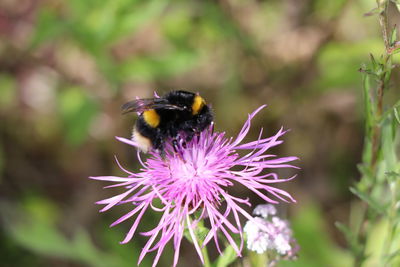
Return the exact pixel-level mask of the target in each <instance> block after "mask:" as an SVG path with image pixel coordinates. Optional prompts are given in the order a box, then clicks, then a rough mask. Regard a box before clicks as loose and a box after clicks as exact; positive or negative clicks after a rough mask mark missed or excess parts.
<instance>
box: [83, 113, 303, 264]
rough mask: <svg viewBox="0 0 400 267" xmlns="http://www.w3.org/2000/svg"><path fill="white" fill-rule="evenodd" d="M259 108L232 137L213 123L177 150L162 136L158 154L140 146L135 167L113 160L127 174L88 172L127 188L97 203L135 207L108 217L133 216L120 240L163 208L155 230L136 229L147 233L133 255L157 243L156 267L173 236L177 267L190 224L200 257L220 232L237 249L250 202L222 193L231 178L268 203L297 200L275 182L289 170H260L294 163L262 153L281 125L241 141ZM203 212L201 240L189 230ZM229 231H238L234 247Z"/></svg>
mask: <svg viewBox="0 0 400 267" xmlns="http://www.w3.org/2000/svg"><path fill="white" fill-rule="evenodd" d="M264 107H265V106H261V107H260V108H258V109H257V110H255V111H254V112H253V113H251V114H250V115H249V117H248V119H247V121H246V123H245V124H244V126H243V128H242V129H241V131H240V133H239V134H238V136H237V137H236V138H235V139H233V138H226V137H225V134H224V133H217V132H213V129H212V127H213V126H211V127H210V128H209V129H206V130H205V131H203V132H202V133H200V134H199V135H198V136H195V137H194V138H193V139H192V140H191V141H189V142H187V143H186V144H185V145H184V146H182V145H180V146H178V148H177V149H178V151H177V152H175V151H174V148H173V147H172V145H171V144H170V143H169V142H166V147H165V156H164V157H161V156H160V155H159V154H158V153H156V152H150V157H149V158H148V159H147V160H146V161H145V162H143V161H142V160H141V159H140V155H139V152H138V158H139V161H140V163H141V165H142V168H141V170H140V172H137V173H133V172H130V171H127V170H125V169H124V168H122V167H121V165H120V164H119V163H118V161H117V163H118V165H119V166H120V168H121V169H122V170H123V171H124V172H126V173H127V174H128V176H127V177H116V176H99V177H91V178H92V179H96V180H102V181H110V182H114V183H115V184H113V185H111V186H108V187H116V186H122V187H124V188H126V191H125V192H124V193H122V194H119V195H116V196H114V197H111V198H108V199H104V200H101V201H99V202H97V204H103V205H105V207H103V208H102V209H101V210H100V211H101V212H103V211H106V210H109V209H110V208H112V207H114V206H116V205H120V204H125V203H131V204H133V205H134V206H135V207H134V208H133V210H132V211H130V212H128V213H127V214H125V215H124V216H122V217H121V218H119V219H118V220H116V221H115V222H114V223H113V224H111V226H114V225H117V224H119V223H121V222H123V221H125V220H128V219H130V218H131V217H135V219H134V220H133V224H132V227H131V228H130V230H129V231H128V233H127V235H126V237H125V239H124V240H123V241H122V242H121V243H127V242H129V241H130V240H131V239H132V237H133V236H134V233H135V231H136V229H137V227H138V225H139V223H140V221H141V219H142V217H143V215H144V213H145V212H146V211H147V210H149V209H150V210H153V211H155V212H159V213H161V214H162V216H161V219H160V221H159V223H158V225H157V226H156V227H155V228H154V229H151V230H150V231H148V232H143V233H141V234H142V235H144V236H148V237H149V239H148V241H147V243H146V245H145V246H144V247H143V250H142V252H141V254H140V256H139V261H138V263H139V264H140V262H141V261H142V260H143V258H144V256H145V255H146V254H147V253H148V252H151V251H155V250H157V254H156V256H155V259H154V261H153V266H155V265H156V264H157V262H158V260H159V258H160V256H161V254H162V252H163V250H164V247H165V246H166V244H167V243H168V242H169V241H171V240H172V241H173V245H174V250H175V254H174V262H173V266H176V264H177V262H178V258H179V250H180V245H181V240H182V238H183V235H184V231H185V229H188V232H189V234H190V236H191V239H192V241H193V244H194V246H195V248H196V251H197V253H198V254H199V257H200V259H201V261H202V262H203V263H204V261H203V256H202V253H201V247H204V246H206V245H207V244H208V243H209V242H210V241H211V240H214V242H215V244H216V247H217V249H218V251H219V252H220V253H222V252H221V249H220V246H219V241H218V233H219V232H221V233H222V234H223V235H224V236H225V237H226V239H227V241H228V242H229V244H230V245H231V246H232V247H233V248H234V249H235V251H236V253H237V255H238V256H241V250H242V247H243V229H242V225H241V223H240V217H241V216H244V217H245V218H247V219H248V220H250V221H254V218H253V217H252V216H251V215H250V214H249V213H248V212H246V211H245V210H244V209H243V208H242V206H243V205H247V206H251V204H250V202H249V200H248V199H241V198H238V197H235V196H233V195H231V194H230V193H228V192H227V190H228V189H229V188H230V187H232V186H234V184H241V185H243V186H245V187H247V188H248V189H249V190H251V191H253V192H254V193H255V194H257V195H258V196H259V197H261V198H262V199H263V200H265V201H266V202H268V203H278V200H281V201H285V202H295V200H294V199H293V198H292V196H291V195H290V194H289V193H287V192H285V191H284V190H282V189H278V188H276V187H274V186H273V185H274V184H277V183H282V182H287V181H289V180H291V179H293V178H294V177H295V176H293V177H291V178H288V179H280V178H278V175H277V174H276V173H273V172H271V173H265V172H263V171H264V170H265V169H274V168H296V167H295V166H293V165H291V164H289V162H291V161H294V160H296V159H297V158H296V157H282V158H279V157H277V156H275V155H271V154H266V152H267V151H268V150H269V149H270V148H272V147H274V146H277V145H279V144H281V143H282V142H283V141H281V140H279V138H280V137H281V136H283V135H284V134H285V132H286V131H284V130H283V129H280V130H279V131H278V132H277V133H276V134H275V135H273V136H271V137H268V138H262V137H261V135H262V130H261V132H260V135H259V138H258V140H256V141H252V142H248V143H244V144H241V142H242V141H243V139H244V138H245V137H246V135H247V133H248V132H249V130H250V125H251V120H252V119H253V117H254V116H255V115H256V114H257V113H258V112H259V111H260V110H261V109H262V108H264ZM117 139H118V140H119V141H121V142H123V143H126V144H128V145H131V146H134V147H137V144H136V143H135V142H133V141H132V140H128V139H125V138H121V137H117ZM240 151H247V154H245V155H244V156H240V155H239V153H238V152H240ZM156 199H159V200H161V203H162V205H161V207H156V206H154V205H153V204H154V203H153V202H154V200H156ZM222 202H225V205H224V206H226V207H225V208H222ZM229 215H233V218H234V222H233V223H232V222H230V221H229V220H228V219H227V217H228V216H229ZM204 219H208V221H209V224H210V226H211V228H210V230H209V232H208V234H207V235H206V236H205V238H204V240H200V241H201V242H199V240H197V237H196V235H195V230H196V227H197V224H198V222H199V221H200V220H204ZM261 227H262V226H261ZM233 234H238V235H239V236H240V245H239V246H238V245H237V244H236V242H235V240H234V237H233V236H232V235H233ZM200 244H201V245H200Z"/></svg>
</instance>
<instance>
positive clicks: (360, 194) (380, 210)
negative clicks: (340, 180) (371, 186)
mask: <svg viewBox="0 0 400 267" xmlns="http://www.w3.org/2000/svg"><path fill="white" fill-rule="evenodd" d="M350 191H351V192H352V193H353V194H354V195H356V196H358V197H359V198H360V199H361V200H363V201H364V202H366V203H367V204H368V205H369V206H370V207H371V208H373V209H374V210H375V212H377V213H378V214H385V213H386V211H385V209H384V207H383V206H381V205H380V204H379V203H378V202H377V201H375V200H374V199H373V198H371V196H369V195H368V194H366V193H364V192H361V191H360V190H358V189H356V188H355V187H350Z"/></svg>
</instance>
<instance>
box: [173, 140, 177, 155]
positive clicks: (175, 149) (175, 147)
mask: <svg viewBox="0 0 400 267" xmlns="http://www.w3.org/2000/svg"><path fill="white" fill-rule="evenodd" d="M172 147H173V148H174V151H175V153H178V140H176V138H174V139H172Z"/></svg>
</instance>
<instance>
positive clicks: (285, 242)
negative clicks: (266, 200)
mask: <svg viewBox="0 0 400 267" xmlns="http://www.w3.org/2000/svg"><path fill="white" fill-rule="evenodd" d="M253 214H255V215H260V216H261V217H254V218H253V220H250V221H247V222H246V225H245V226H244V229H243V230H244V232H245V233H246V236H247V248H248V249H249V250H251V251H255V252H257V253H259V254H261V253H264V252H266V251H267V250H271V251H275V252H276V253H278V254H279V256H282V257H286V258H293V257H295V255H296V253H297V250H298V245H297V243H296V241H295V240H294V239H293V237H292V230H291V228H290V225H289V223H288V222H287V221H286V220H282V219H280V218H279V217H277V216H272V217H271V216H268V215H275V214H276V209H275V207H274V206H273V205H269V204H266V205H259V206H257V207H256V208H255V209H254V211H253ZM279 256H278V257H279Z"/></svg>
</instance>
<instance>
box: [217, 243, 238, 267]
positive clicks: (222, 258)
mask: <svg viewBox="0 0 400 267" xmlns="http://www.w3.org/2000/svg"><path fill="white" fill-rule="evenodd" d="M237 257H238V256H237V254H236V251H235V249H234V248H233V247H232V246H231V245H228V246H227V247H226V248H225V250H224V251H223V253H222V255H219V256H218V258H217V259H216V261H215V262H214V263H213V264H212V266H213V267H225V266H228V265H229V264H231V263H233V262H234V261H235V260H236V259H237Z"/></svg>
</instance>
